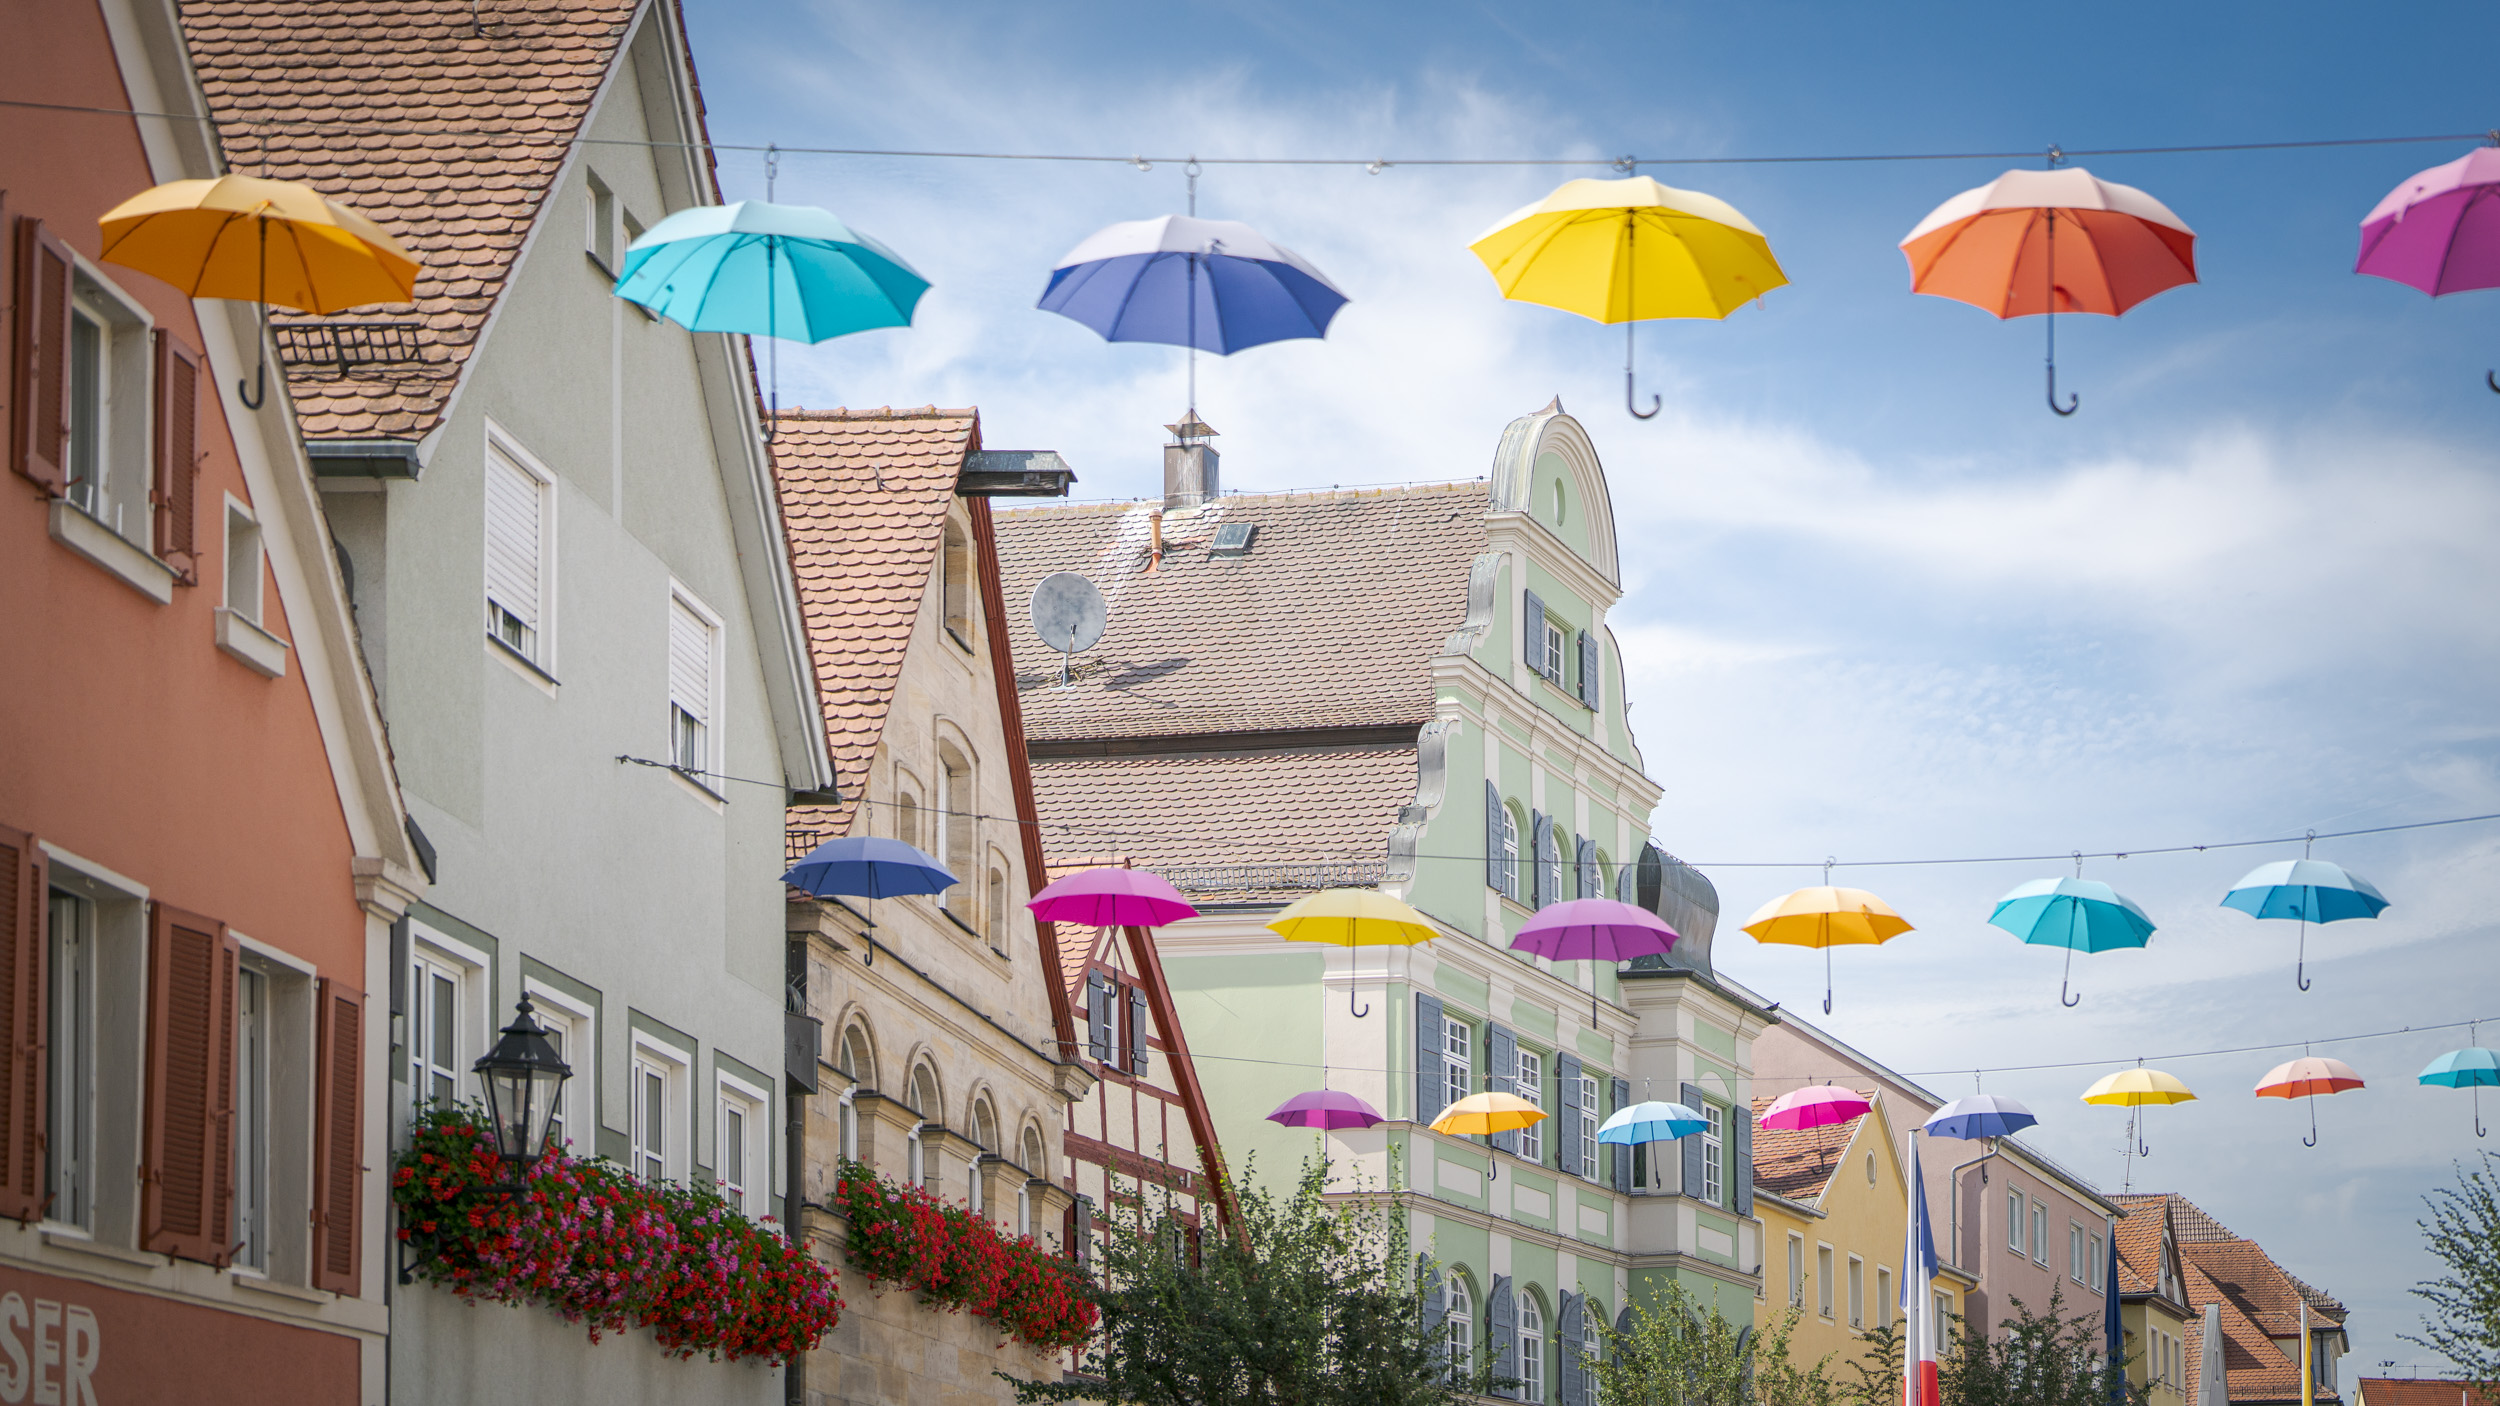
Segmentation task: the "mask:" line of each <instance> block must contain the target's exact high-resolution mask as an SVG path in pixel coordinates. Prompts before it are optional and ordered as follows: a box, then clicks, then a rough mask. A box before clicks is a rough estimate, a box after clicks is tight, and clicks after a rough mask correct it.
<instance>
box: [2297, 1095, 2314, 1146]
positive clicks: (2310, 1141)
mask: <svg viewBox="0 0 2500 1406" xmlns="http://www.w3.org/2000/svg"><path fill="white" fill-rule="evenodd" d="M2300 1145H2301V1146H2303V1147H2315V1146H2317V1145H2318V1105H2317V1101H2316V1100H2315V1099H2312V1100H2310V1101H2309V1136H2307V1137H2305V1138H2302V1139H2301V1140H2300Z"/></svg>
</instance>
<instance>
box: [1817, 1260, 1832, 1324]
mask: <svg viewBox="0 0 2500 1406" xmlns="http://www.w3.org/2000/svg"><path fill="white" fill-rule="evenodd" d="M1814 1311H1815V1312H1816V1313H1819V1314H1821V1315H1822V1316H1823V1317H1825V1318H1829V1317H1831V1316H1832V1247H1831V1246H1829V1245H1817V1246H1815V1247H1814Z"/></svg>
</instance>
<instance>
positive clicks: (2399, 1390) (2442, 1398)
mask: <svg viewBox="0 0 2500 1406" xmlns="http://www.w3.org/2000/svg"><path fill="white" fill-rule="evenodd" d="M2360 1385H2361V1399H2362V1400H2363V1401H2365V1402H2367V1403H2369V1406H2500V1383H2496V1382H2480V1383H2476V1382H2461V1381H2455V1380H2451V1379H2442V1378H2437V1377H2428V1378H2425V1377H2363V1378H2362V1379H2361V1383H2360Z"/></svg>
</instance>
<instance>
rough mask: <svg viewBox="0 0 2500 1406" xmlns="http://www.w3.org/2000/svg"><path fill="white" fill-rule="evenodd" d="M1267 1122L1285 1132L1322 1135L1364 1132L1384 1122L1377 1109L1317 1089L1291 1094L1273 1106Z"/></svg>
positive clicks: (1351, 1096)
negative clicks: (1342, 1130) (1347, 1130)
mask: <svg viewBox="0 0 2500 1406" xmlns="http://www.w3.org/2000/svg"><path fill="white" fill-rule="evenodd" d="M1267 1121H1269V1122H1271V1123H1282V1124H1284V1125H1285V1126H1286V1127H1288V1128H1318V1129H1320V1130H1321V1131H1322V1132H1326V1131H1329V1130H1331V1129H1335V1128H1368V1127H1370V1126H1372V1125H1373V1124H1374V1123H1382V1122H1386V1121H1388V1120H1387V1119H1384V1118H1382V1117H1381V1116H1380V1110H1379V1109H1376V1108H1374V1107H1372V1106H1371V1105H1370V1104H1368V1103H1365V1102H1363V1101H1362V1100H1361V1099H1359V1098H1356V1097H1355V1096H1354V1095H1352V1094H1344V1093H1337V1092H1335V1091H1333V1090H1328V1089H1320V1090H1316V1091H1314V1092H1312V1093H1307V1094H1295V1095H1294V1096H1293V1097H1291V1098H1289V1099H1286V1100H1285V1101H1284V1102H1283V1103H1280V1104H1278V1105H1276V1111H1275V1112H1273V1113H1270V1114H1269V1115H1267Z"/></svg>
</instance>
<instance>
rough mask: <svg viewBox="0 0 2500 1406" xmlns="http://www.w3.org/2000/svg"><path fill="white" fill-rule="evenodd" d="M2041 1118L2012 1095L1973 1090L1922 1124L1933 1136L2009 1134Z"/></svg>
mask: <svg viewBox="0 0 2500 1406" xmlns="http://www.w3.org/2000/svg"><path fill="white" fill-rule="evenodd" d="M2039 1121H2040V1119H2039V1117H2038V1116H2037V1115H2036V1114H2034V1113H2033V1112H2032V1111H2031V1110H2030V1109H2028V1108H2025V1107H2023V1106H2022V1105H2021V1104H2019V1103H2016V1102H2015V1101H2014V1100H2012V1099H2010V1098H2001V1097H1999V1096H1998V1095H1996V1094H1972V1095H1970V1096H1969V1097H1968V1098H1957V1099H1955V1100H1953V1101H1952V1102H1951V1103H1948V1104H1946V1105H1945V1106H1944V1107H1942V1108H1939V1109H1937V1110H1936V1114H1935V1116H1934V1117H1932V1118H1929V1119H1928V1120H1927V1121H1926V1123H1924V1124H1923V1125H1921V1128H1922V1131H1924V1132H1925V1133H1926V1134H1927V1135H1928V1136H1929V1137H1950V1138H1966V1139H1967V1138H1983V1137H2006V1136H2009V1135H2011V1134H2014V1133H2019V1132H2021V1131H2022V1130H2023V1129H2025V1128H2028V1127H2030V1126H2031V1125H2032V1124H2034V1123H2037V1122H2039Z"/></svg>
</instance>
